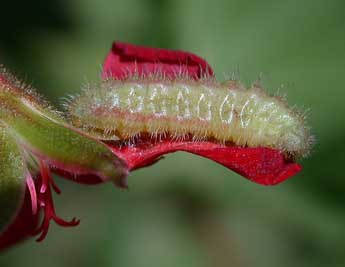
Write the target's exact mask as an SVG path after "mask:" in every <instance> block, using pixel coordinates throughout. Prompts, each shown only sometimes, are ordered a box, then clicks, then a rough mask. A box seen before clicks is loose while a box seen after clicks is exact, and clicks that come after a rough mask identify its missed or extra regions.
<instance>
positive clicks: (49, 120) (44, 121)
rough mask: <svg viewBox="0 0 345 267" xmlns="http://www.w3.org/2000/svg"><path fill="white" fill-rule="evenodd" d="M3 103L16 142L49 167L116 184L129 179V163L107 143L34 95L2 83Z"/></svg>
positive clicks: (0, 99)
mask: <svg viewBox="0 0 345 267" xmlns="http://www.w3.org/2000/svg"><path fill="white" fill-rule="evenodd" d="M1 87H2V88H1ZM41 102H42V103H41ZM0 103H1V105H0V114H1V115H0V120H2V121H3V122H4V124H6V125H7V126H8V127H9V128H10V129H11V131H12V132H13V133H14V134H15V139H16V140H17V143H19V144H20V146H21V147H23V148H24V149H25V150H26V151H29V152H30V154H32V155H34V156H35V157H37V158H39V159H41V160H44V161H46V162H47V163H48V164H49V166H51V167H55V168H57V169H60V170H63V171H67V172H69V173H71V174H72V175H76V176H77V175H79V174H83V175H85V174H86V175H88V174H92V175H95V176H97V177H99V178H100V179H101V180H103V181H106V180H112V181H114V182H116V183H117V184H121V183H122V181H123V180H124V177H126V176H127V166H126V164H125V163H124V162H123V161H122V160H121V159H120V158H118V157H117V156H116V155H115V154H113V153H112V152H111V150H110V149H109V148H108V147H107V146H106V145H105V144H103V143H102V142H100V141H98V140H96V139H95V138H92V137H90V136H89V135H87V134H85V133H82V132H81V131H79V130H77V129H75V128H74V127H72V126H70V125H68V124H67V123H66V122H65V121H64V119H63V118H62V117H60V116H59V115H58V114H57V113H56V112H54V111H52V110H51V109H50V108H49V107H48V106H47V105H46V104H44V102H43V101H41V100H40V99H39V98H38V97H36V95H34V94H32V93H31V92H30V93H28V92H26V91H24V90H22V89H21V88H15V87H14V88H11V85H9V86H7V85H2V86H1V83H0Z"/></svg>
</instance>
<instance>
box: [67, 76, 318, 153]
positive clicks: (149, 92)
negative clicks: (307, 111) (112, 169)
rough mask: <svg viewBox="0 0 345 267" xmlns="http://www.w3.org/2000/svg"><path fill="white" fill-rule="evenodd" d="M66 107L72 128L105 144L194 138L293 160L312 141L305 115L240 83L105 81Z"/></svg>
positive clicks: (253, 87) (306, 148) (144, 80)
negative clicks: (258, 149) (269, 151)
mask: <svg viewBox="0 0 345 267" xmlns="http://www.w3.org/2000/svg"><path fill="white" fill-rule="evenodd" d="M67 108H68V112H69V114H70V120H71V122H72V124H73V125H75V126H77V127H79V128H81V129H83V130H84V131H87V132H89V133H91V134H93V135H96V136H97V137H98V138H101V139H104V140H109V139H110V140H112V139H130V138H133V137H136V136H139V135H141V134H143V133H146V134H149V135H152V136H170V137H171V138H176V139H184V138H186V137H187V136H189V137H190V136H191V137H192V138H193V140H213V141H215V142H220V143H230V144H234V145H239V146H248V147H259V146H262V147H270V148H277V149H280V150H282V151H283V152H285V153H286V154H287V155H290V156H293V157H295V156H297V157H300V156H304V155H306V154H307V153H308V152H309V150H310V146H311V144H312V141H313V138H312V136H311V135H310V133H309V128H308V127H307V126H306V125H305V119H304V116H303V115H301V114H300V113H299V112H297V111H296V110H293V109H291V108H289V107H288V106H287V104H286V101H284V99H282V98H279V97H271V96H268V95H267V94H266V93H265V91H264V90H263V89H262V88H261V87H260V86H257V85H256V86H252V87H251V88H249V89H245V88H244V86H243V85H241V84H240V83H239V82H237V81H227V82H224V83H222V84H219V83H217V82H216V81H215V80H213V79H209V80H207V79H206V80H203V81H192V80H189V79H176V80H163V81H162V80H159V79H154V78H153V79H152V78H151V79H148V78H139V79H128V80H125V81H119V80H107V81H104V82H101V83H98V84H94V85H89V86H88V88H86V89H84V91H83V93H81V94H80V95H78V96H76V97H74V98H72V99H71V100H70V101H69V103H67Z"/></svg>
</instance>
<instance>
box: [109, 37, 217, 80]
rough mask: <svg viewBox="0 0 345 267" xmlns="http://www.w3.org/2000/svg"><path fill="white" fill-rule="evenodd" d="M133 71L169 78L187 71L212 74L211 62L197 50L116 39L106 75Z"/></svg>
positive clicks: (191, 74)
mask: <svg viewBox="0 0 345 267" xmlns="http://www.w3.org/2000/svg"><path fill="white" fill-rule="evenodd" d="M133 73H136V74H138V75H148V74H152V73H164V75H166V76H168V77H169V78H174V77H176V76H177V75H181V74H185V75H188V76H189V77H191V78H193V79H199V78H201V77H202V76H203V75H208V76H213V71H212V68H211V67H210V65H208V63H207V62H206V61H205V60H204V59H202V58H200V57H198V56H197V55H195V54H192V53H189V52H184V51H177V50H168V49H159V48H149V47H143V46H135V45H132V44H126V43H120V42H114V43H113V46H112V49H111V51H110V53H109V54H108V56H107V58H106V59H105V62H104V67H103V78H107V77H113V78H117V79H124V78H126V77H127V76H128V75H131V74H133Z"/></svg>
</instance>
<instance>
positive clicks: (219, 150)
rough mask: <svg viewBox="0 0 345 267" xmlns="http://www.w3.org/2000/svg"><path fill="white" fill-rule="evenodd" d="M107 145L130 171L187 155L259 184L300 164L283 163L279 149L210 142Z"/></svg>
mask: <svg viewBox="0 0 345 267" xmlns="http://www.w3.org/2000/svg"><path fill="white" fill-rule="evenodd" d="M108 146H109V147H110V148H111V149H112V150H113V152H114V153H115V154H116V155H117V156H119V157H121V158H122V159H124V160H125V161H126V162H127V164H128V166H129V168H130V170H135V169H138V168H142V167H146V166H149V165H151V164H153V163H155V162H156V161H157V160H159V159H160V158H161V156H162V155H164V154H167V153H172V152H176V151H185V152H190V153H193V154H196V155H199V156H202V157H205V158H208V159H211V160H213V161H215V162H218V163H220V164H222V165H223V166H225V167H227V168H229V169H231V170H233V171H235V172H237V173H239V174H241V175H242V176H244V177H246V178H248V179H249V180H251V181H253V182H256V183H259V184H262V185H274V184H278V183H280V182H282V181H284V180H286V179H287V178H289V177H290V176H292V175H294V174H296V173H297V172H299V171H300V170H301V166H300V165H298V164H296V163H293V162H291V161H288V160H286V159H285V158H284V156H283V155H282V153H281V152H280V151H279V150H276V149H271V148H265V147H258V148H246V147H237V146H225V145H219V144H215V143H212V142H191V141H186V142H184V141H181V142H177V141H174V142H173V141H170V140H164V141H161V142H159V143H154V144H152V143H149V142H143V143H138V144H136V145H135V146H121V145H119V144H118V143H109V144H108Z"/></svg>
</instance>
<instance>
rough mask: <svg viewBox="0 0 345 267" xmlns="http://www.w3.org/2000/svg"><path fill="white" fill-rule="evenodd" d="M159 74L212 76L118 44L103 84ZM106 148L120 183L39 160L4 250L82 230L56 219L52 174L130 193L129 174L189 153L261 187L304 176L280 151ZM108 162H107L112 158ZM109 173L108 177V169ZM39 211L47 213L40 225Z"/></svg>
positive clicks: (182, 55)
mask: <svg viewBox="0 0 345 267" xmlns="http://www.w3.org/2000/svg"><path fill="white" fill-rule="evenodd" d="M157 73H160V74H161V75H162V76H165V77H169V78H170V79H174V78H175V77H177V76H180V75H181V73H182V74H184V75H185V76H188V77H189V78H191V79H194V80H198V79H202V78H203V77H210V76H211V77H212V76H213V75H214V74H213V70H212V68H211V67H210V66H209V64H208V63H207V62H206V61H205V60H203V59H202V58H200V57H198V56H196V55H194V54H192V53H189V52H184V51H173V50H167V49H156V48H146V47H140V46H134V45H131V44H125V43H119V42H116V43H114V44H113V46H112V49H111V51H110V53H109V54H108V56H107V58H106V60H105V63H104V69H103V73H102V76H103V78H116V79H126V78H127V77H128V76H129V75H132V74H138V75H143V76H145V75H148V76H149V75H151V74H157ZM1 74H2V75H1ZM11 82H13V80H12V79H8V77H6V75H4V73H1V72H0V86H1V83H2V85H3V86H4V85H5V86H13V88H14V89H13V90H17V89H16V88H15V87H16V85H11ZM0 89H1V88H0ZM60 126H61V125H60ZM62 127H64V128H65V129H68V130H70V131H71V132H74V134H75V135H77V136H79V137H78V138H85V140H86V139H87V141H88V142H94V144H95V145H97V146H99V147H100V148H101V150H102V149H104V148H102V147H101V145H102V146H104V144H100V142H99V141H97V140H93V139H92V138H89V137H88V136H86V135H84V134H83V133H81V132H80V131H79V130H76V129H75V128H73V127H72V126H67V125H65V124H63V125H62ZM60 128H61V127H60ZM106 145H107V146H108V148H107V149H108V150H109V148H110V149H111V151H112V153H113V154H111V155H113V156H114V159H118V160H117V165H116V166H117V167H118V166H120V167H119V168H122V172H119V174H118V175H116V177H109V175H108V176H107V177H105V176H103V175H100V174H99V173H97V172H92V171H91V172H88V169H87V168H86V169H85V170H84V171H81V170H82V169H80V168H79V167H78V168H76V166H75V165H73V166H72V167H71V166H69V165H68V164H66V162H64V163H61V164H60V163H59V162H57V161H50V159H49V157H45V155H40V156H38V159H39V164H38V165H39V170H38V172H37V173H35V174H33V175H30V174H28V175H26V177H25V179H26V190H25V197H24V198H23V199H24V200H23V203H22V205H21V208H20V209H19V211H18V212H17V213H16V216H15V218H14V219H13V220H12V222H11V223H10V225H9V226H8V227H7V228H6V230H5V231H4V232H2V233H1V234H0V249H2V248H6V247H8V246H10V245H12V244H15V243H16V242H18V241H20V240H23V239H25V238H27V237H29V236H32V235H37V234H40V236H39V238H38V241H41V240H43V239H44V237H45V236H46V234H47V231H48V228H49V222H50V221H51V220H54V221H55V222H56V223H57V224H59V225H62V226H74V225H77V224H78V221H77V220H75V219H73V220H72V221H71V222H66V221H64V220H62V219H60V218H59V217H58V216H57V215H56V214H55V209H54V204H53V199H52V191H53V190H54V191H55V192H57V193H60V190H59V189H58V188H57V186H56V185H55V183H54V181H53V179H52V177H51V174H50V171H53V172H55V173H57V174H59V175H61V176H64V177H66V178H70V179H71V180H73V181H75V182H79V183H100V182H104V181H106V180H111V179H112V178H114V179H115V180H114V182H115V183H116V184H117V185H118V186H121V187H127V182H126V174H127V173H128V172H129V171H133V170H136V169H138V168H142V167H146V166H149V165H152V164H153V163H155V162H156V161H157V160H159V159H160V158H161V157H162V155H164V154H167V153H172V152H176V151H185V152H190V153H193V154H196V155H199V156H202V157H205V158H208V159H211V160H213V161H215V162H218V163H220V164H222V165H223V166H225V167H227V168H229V169H231V170H233V171H235V172H237V173H239V174H241V175H242V176H244V177H245V178H247V179H249V180H251V181H253V182H256V183H259V184H263V185H274V184H278V183H280V182H282V181H284V180H286V179H287V178H289V177H291V176H292V175H294V174H296V173H297V172H299V171H300V170H301V166H300V165H299V164H297V163H295V162H293V161H291V160H290V159H287V158H286V157H285V156H284V154H283V152H282V151H279V150H277V149H272V148H267V147H256V148H249V147H240V146H227V145H223V144H217V143H213V142H210V141H193V140H184V141H177V140H172V139H169V138H165V139H164V138H163V139H161V140H159V141H155V140H152V139H151V138H145V137H144V136H142V137H140V138H139V139H138V140H136V142H135V143H134V144H131V145H127V146H126V145H123V143H122V142H119V141H114V142H107V143H106ZM102 151H103V150H102ZM107 159H108V160H109V155H107ZM101 160H102V159H100V161H101ZM114 162H115V160H114ZM87 164H88V163H86V166H87V167H88V165H87ZM91 165H92V166H91ZM91 165H90V167H92V168H96V167H95V166H97V164H91ZM114 168H115V164H114ZM105 169H106V166H105ZM92 170H93V171H94V169H92ZM107 170H108V171H109V168H108V169H107ZM121 173H122V174H121ZM40 211H43V212H44V216H43V222H42V223H41V224H40V220H39V215H40Z"/></svg>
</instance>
